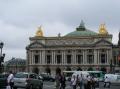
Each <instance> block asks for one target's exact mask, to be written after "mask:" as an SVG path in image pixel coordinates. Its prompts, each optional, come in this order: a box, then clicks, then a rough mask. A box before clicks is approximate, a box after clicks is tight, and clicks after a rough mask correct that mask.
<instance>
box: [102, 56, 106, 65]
mask: <svg viewBox="0 0 120 89" xmlns="http://www.w3.org/2000/svg"><path fill="white" fill-rule="evenodd" d="M105 60H106V59H105V54H101V63H102V64H104V63H105Z"/></svg>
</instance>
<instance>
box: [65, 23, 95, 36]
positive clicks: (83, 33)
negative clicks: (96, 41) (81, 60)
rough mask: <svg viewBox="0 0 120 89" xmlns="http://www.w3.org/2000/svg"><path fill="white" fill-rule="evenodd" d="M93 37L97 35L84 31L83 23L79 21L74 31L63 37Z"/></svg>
mask: <svg viewBox="0 0 120 89" xmlns="http://www.w3.org/2000/svg"><path fill="white" fill-rule="evenodd" d="M94 35H97V33H96V32H93V31H90V30H88V29H86V28H85V26H84V22H83V21H81V23H80V26H79V27H78V28H76V31H73V32H70V33H68V34H67V35H65V36H66V37H74V36H94Z"/></svg>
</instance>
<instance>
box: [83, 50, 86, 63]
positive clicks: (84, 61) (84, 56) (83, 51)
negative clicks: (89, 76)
mask: <svg viewBox="0 0 120 89" xmlns="http://www.w3.org/2000/svg"><path fill="white" fill-rule="evenodd" d="M83 64H86V63H85V50H83Z"/></svg>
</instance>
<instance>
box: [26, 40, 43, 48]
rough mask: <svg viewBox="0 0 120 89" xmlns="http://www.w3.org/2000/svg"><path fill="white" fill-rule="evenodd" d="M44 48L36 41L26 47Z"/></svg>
mask: <svg viewBox="0 0 120 89" xmlns="http://www.w3.org/2000/svg"><path fill="white" fill-rule="evenodd" d="M42 47H44V44H42V43H40V42H38V41H35V42H33V43H31V44H30V45H28V47H27V48H42Z"/></svg>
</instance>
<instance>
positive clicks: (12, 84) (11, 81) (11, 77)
mask: <svg viewBox="0 0 120 89" xmlns="http://www.w3.org/2000/svg"><path fill="white" fill-rule="evenodd" d="M13 78H14V75H13V73H12V71H9V76H8V78H7V83H8V86H10V89H13V86H14V80H13Z"/></svg>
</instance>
